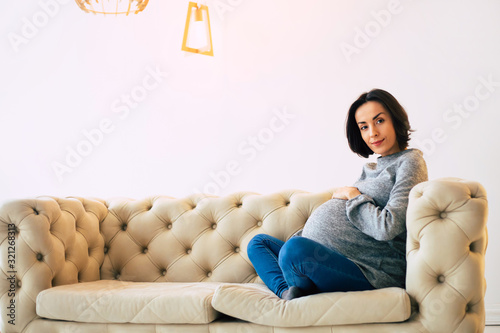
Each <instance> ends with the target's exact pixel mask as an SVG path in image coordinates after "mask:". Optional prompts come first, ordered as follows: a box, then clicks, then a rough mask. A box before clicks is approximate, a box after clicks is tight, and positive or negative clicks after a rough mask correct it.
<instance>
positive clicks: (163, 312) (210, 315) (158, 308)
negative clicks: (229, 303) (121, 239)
mask: <svg viewBox="0 0 500 333" xmlns="http://www.w3.org/2000/svg"><path fill="white" fill-rule="evenodd" d="M218 285H220V283H210V282H197V283H168V282H124V281H117V280H101V281H95V282H86V283H77V284H71V285H64V286H58V287H54V288H50V289H46V290H44V291H42V292H41V293H40V294H39V295H38V297H37V300H36V312H37V314H38V315H39V316H40V317H45V318H49V319H58V320H69V321H77V322H86V323H137V324H206V323H210V322H212V321H213V320H215V319H216V318H217V317H218V316H219V313H218V312H217V311H215V310H214V308H213V307H212V306H211V301H212V296H213V294H214V291H215V289H216V288H217V286H218Z"/></svg>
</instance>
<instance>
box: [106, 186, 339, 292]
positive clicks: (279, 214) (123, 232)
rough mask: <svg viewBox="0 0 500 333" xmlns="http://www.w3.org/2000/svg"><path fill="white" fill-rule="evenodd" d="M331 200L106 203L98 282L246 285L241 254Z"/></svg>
mask: <svg viewBox="0 0 500 333" xmlns="http://www.w3.org/2000/svg"><path fill="white" fill-rule="evenodd" d="M330 198H331V193H329V192H324V193H307V192H303V191H292V190H289V191H282V192H279V193H274V194H269V195H260V194H256V193H251V192H239V193H235V194H231V195H228V196H225V197H214V196H206V195H203V194H194V195H191V196H189V197H186V198H182V199H175V198H171V197H165V196H158V197H151V198H147V199H145V200H131V199H123V198H117V199H112V200H108V201H107V202H106V206H107V208H108V210H109V212H108V214H107V216H106V218H105V219H104V220H103V221H102V222H101V223H100V225H101V227H100V230H101V234H102V235H103V237H104V262H103V264H102V268H101V278H102V279H120V280H126V281H144V282H146V281H155V282H166V281H168V282H194V281H206V282H209V281H213V282H235V283H236V282H253V281H254V280H255V279H256V278H257V275H256V273H255V270H254V268H253V266H252V265H251V263H250V260H249V259H248V256H247V253H246V248H247V244H248V242H249V241H250V240H251V239H252V237H253V236H254V235H256V234H259V233H267V234H270V235H272V236H275V237H277V238H280V239H283V240H286V239H288V238H289V237H290V236H291V235H293V234H294V233H295V232H296V231H298V230H300V229H301V228H302V227H303V225H304V223H305V222H306V220H307V218H308V217H309V215H310V214H311V213H312V212H313V211H314V209H315V208H317V207H318V206H319V205H321V204H322V203H323V202H325V201H326V200H328V199H330Z"/></svg>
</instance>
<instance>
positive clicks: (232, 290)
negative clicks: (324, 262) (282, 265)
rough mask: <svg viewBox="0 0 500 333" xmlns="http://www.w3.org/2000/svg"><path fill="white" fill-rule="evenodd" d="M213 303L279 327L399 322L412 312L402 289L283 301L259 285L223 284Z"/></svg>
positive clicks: (232, 313)
mask: <svg viewBox="0 0 500 333" xmlns="http://www.w3.org/2000/svg"><path fill="white" fill-rule="evenodd" d="M212 305H213V307H214V308H215V309H216V310H217V311H220V312H222V313H225V314H227V315H229V316H232V317H236V318H239V319H242V320H246V321H249V322H252V323H256V324H261V325H268V326H281V327H297V326H325V325H327V326H330V325H348V324H362V323H387V322H401V321H404V320H406V319H408V318H409V317H410V314H411V306H410V298H409V296H408V294H407V293H406V291H405V290H404V289H401V288H385V289H378V290H370V291H358V292H335V293H321V294H316V295H310V296H305V297H301V298H296V299H294V300H291V301H285V300H283V299H280V298H279V297H278V296H276V295H275V294H274V293H273V292H272V291H270V290H269V289H268V288H267V287H266V286H265V285H262V284H255V283H254V284H250V283H248V284H222V285H221V286H219V287H218V288H217V290H216V291H215V294H214V297H213V299H212Z"/></svg>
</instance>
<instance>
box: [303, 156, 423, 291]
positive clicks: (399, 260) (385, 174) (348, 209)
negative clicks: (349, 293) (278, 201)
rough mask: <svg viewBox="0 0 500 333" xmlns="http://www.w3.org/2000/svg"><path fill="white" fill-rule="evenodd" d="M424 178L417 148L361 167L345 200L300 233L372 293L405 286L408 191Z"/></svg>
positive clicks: (327, 206)
mask: <svg viewBox="0 0 500 333" xmlns="http://www.w3.org/2000/svg"><path fill="white" fill-rule="evenodd" d="M427 179H428V178H427V167H426V164H425V161H424V159H423V156H422V152H421V151H420V150H418V149H407V150H403V151H400V152H398V153H395V154H392V155H388V156H384V157H379V158H378V159H377V163H367V164H365V165H364V167H363V172H362V173H361V177H360V178H359V179H358V180H357V181H356V183H354V185H353V186H354V187H357V188H358V189H359V191H360V192H361V195H358V196H357V197H355V198H352V199H350V200H340V199H331V200H328V201H326V202H325V203H323V204H322V205H321V206H319V207H318V208H317V209H316V210H315V211H314V212H313V213H312V214H311V216H310V217H309V219H308V220H307V222H306V224H305V225H304V229H303V230H302V232H301V233H298V234H297V235H301V236H303V237H306V238H309V239H312V240H315V241H317V242H319V243H321V244H323V245H325V246H327V247H328V248H330V249H332V250H334V251H337V252H338V253H340V254H342V255H344V256H345V257H347V258H348V259H350V260H351V261H353V262H354V263H355V264H356V265H358V267H359V268H360V269H361V271H362V272H363V274H364V275H365V276H366V278H367V279H368V281H369V282H370V283H371V284H372V285H373V286H374V287H375V288H386V287H402V288H404V286H405V274H406V209H407V206H408V195H409V193H410V190H411V189H412V188H413V187H414V186H415V185H417V184H418V183H421V182H423V181H426V180H427Z"/></svg>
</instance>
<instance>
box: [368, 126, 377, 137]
mask: <svg viewBox="0 0 500 333" xmlns="http://www.w3.org/2000/svg"><path fill="white" fill-rule="evenodd" d="M370 136H371V137H374V136H378V131H377V130H376V129H374V128H373V127H372V128H371V129H370Z"/></svg>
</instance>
